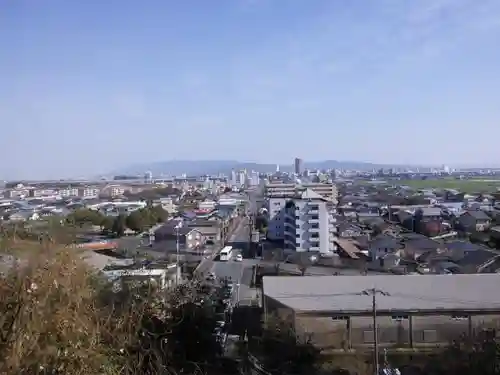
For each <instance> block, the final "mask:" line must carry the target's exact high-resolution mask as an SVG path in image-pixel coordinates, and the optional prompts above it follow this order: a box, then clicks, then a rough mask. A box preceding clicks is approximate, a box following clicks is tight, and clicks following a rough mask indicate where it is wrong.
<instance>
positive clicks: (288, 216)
mask: <svg viewBox="0 0 500 375" xmlns="http://www.w3.org/2000/svg"><path fill="white" fill-rule="evenodd" d="M285 220H293V221H295V212H293V214H292V213H291V212H285Z"/></svg>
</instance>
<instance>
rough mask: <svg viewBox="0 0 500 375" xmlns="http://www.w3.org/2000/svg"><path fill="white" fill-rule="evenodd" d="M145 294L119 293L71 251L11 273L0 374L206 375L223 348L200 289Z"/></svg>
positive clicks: (1, 321) (1, 313)
mask: <svg viewBox="0 0 500 375" xmlns="http://www.w3.org/2000/svg"><path fill="white" fill-rule="evenodd" d="M146 289H147V290H138V289H137V288H136V287H131V288H127V289H123V290H121V291H120V292H118V293H117V292H116V291H113V290H112V288H111V285H110V284H108V283H107V282H104V281H103V279H102V278H101V277H100V276H98V275H96V274H95V273H93V272H92V271H91V270H89V269H88V268H87V267H86V265H85V264H84V263H83V262H82V261H81V259H79V258H78V257H77V256H75V255H74V254H71V253H69V252H57V253H50V252H48V253H46V254H44V256H43V257H40V256H39V257H36V258H33V259H31V260H30V261H29V262H28V263H27V264H23V265H22V266H19V267H16V268H15V269H12V270H11V271H9V272H7V273H6V274H4V275H2V277H1V278H0V325H1V332H0V333H1V336H0V373H1V374H5V375H10V374H16V375H17V374H72V375H73V374H74V375H85V374H103V375H107V374H109V375H111V374H123V375H128V374H160V373H161V374H170V373H179V372H182V373H184V374H195V373H207V369H210V368H212V367H213V365H212V363H211V362H213V361H214V358H216V357H217V353H218V350H219V349H218V348H220V345H218V344H217V342H216V340H215V338H214V337H213V336H212V331H213V327H214V326H215V322H214V318H213V313H212V311H211V310H210V309H209V308H207V307H205V305H204V304H203V303H200V301H201V299H203V295H202V292H201V288H200V285H199V284H198V283H197V282H192V283H190V284H186V285H183V286H182V287H179V288H176V289H175V290H172V291H170V293H168V294H167V295H166V296H165V295H163V296H162V295H160V294H159V293H158V292H157V291H155V290H153V289H151V288H149V287H147V288H146ZM211 322H213V323H211Z"/></svg>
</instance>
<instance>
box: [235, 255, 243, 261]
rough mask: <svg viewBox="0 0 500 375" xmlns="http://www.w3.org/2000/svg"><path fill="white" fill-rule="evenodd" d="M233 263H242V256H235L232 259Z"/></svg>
mask: <svg viewBox="0 0 500 375" xmlns="http://www.w3.org/2000/svg"><path fill="white" fill-rule="evenodd" d="M234 261H235V262H242V261H243V256H242V255H241V254H238V255H236V257H235V258H234Z"/></svg>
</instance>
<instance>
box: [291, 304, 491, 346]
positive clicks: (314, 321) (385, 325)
mask: <svg viewBox="0 0 500 375" xmlns="http://www.w3.org/2000/svg"><path fill="white" fill-rule="evenodd" d="M457 315H459V313H457ZM399 318H400V319H398V317H392V316H379V317H377V325H378V342H379V345H380V346H381V347H407V348H409V347H414V348H419V347H422V348H423V347H430V346H438V345H446V344H449V343H450V342H451V341H452V340H453V339H456V338H458V337H459V336H461V335H463V334H466V335H468V334H471V333H473V332H474V331H475V330H478V329H481V328H485V327H494V326H496V325H497V323H498V322H500V312H499V313H498V314H497V315H474V316H471V317H470V319H469V318H468V317H463V318H460V319H457V318H456V317H451V316H444V315H439V313H438V312H436V315H430V316H429V315H426V316H419V315H407V316H400V317H399ZM319 323H321V328H318V327H319ZM296 326H297V328H298V330H299V331H301V332H302V333H310V334H312V340H313V342H315V343H316V344H317V345H318V346H321V347H325V348H329V349H356V348H365V347H371V346H373V318H372V317H371V316H354V317H347V316H346V317H345V319H338V320H334V319H332V318H315V317H301V316H300V315H297V316H296Z"/></svg>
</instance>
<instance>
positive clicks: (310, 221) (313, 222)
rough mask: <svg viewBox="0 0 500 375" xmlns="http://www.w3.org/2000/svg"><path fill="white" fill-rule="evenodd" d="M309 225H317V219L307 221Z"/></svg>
mask: <svg viewBox="0 0 500 375" xmlns="http://www.w3.org/2000/svg"><path fill="white" fill-rule="evenodd" d="M307 222H308V223H309V224H319V219H309V220H307Z"/></svg>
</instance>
